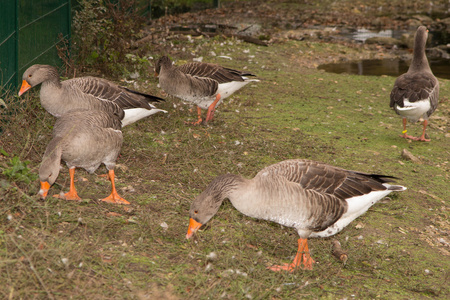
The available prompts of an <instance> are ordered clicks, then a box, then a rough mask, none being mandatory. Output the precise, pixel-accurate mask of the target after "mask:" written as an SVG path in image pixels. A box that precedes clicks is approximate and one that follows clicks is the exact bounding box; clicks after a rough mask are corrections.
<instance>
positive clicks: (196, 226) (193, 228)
mask: <svg viewBox="0 0 450 300" xmlns="http://www.w3.org/2000/svg"><path fill="white" fill-rule="evenodd" d="M202 225H203V224H201V223H199V222H197V221H195V220H194V219H192V218H190V219H189V228H188V231H187V234H186V238H187V239H189V238H190V237H191V236H193V235H194V233H195V232H196V231H197V230H198V229H199V228H200V227H201V226H202Z"/></svg>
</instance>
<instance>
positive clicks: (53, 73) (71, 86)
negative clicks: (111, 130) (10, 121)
mask: <svg viewBox="0 0 450 300" xmlns="http://www.w3.org/2000/svg"><path fill="white" fill-rule="evenodd" d="M41 83H42V86H41V91H40V100H41V104H42V106H43V107H44V108H45V109H46V110H47V111H48V112H49V113H50V114H52V115H54V116H55V117H60V116H62V115H63V114H65V113H66V112H68V111H71V110H74V109H85V110H104V111H107V112H110V113H114V114H116V115H117V116H119V118H121V119H122V124H123V126H126V125H128V124H131V123H133V122H135V121H137V120H139V119H141V118H144V117H147V116H149V115H152V114H154V113H156V112H159V111H163V110H160V109H156V107H155V106H153V105H152V104H151V103H152V102H160V101H164V99H162V98H159V97H156V96H152V95H148V94H144V93H141V92H137V91H133V90H130V89H128V88H125V87H122V86H119V85H117V84H115V83H113V82H111V81H108V80H106V79H102V78H97V77H91V76H87V77H79V78H73V79H69V80H65V81H60V79H59V75H58V71H57V69H56V68H55V67H52V66H49V65H33V66H31V67H29V68H28V69H27V70H26V71H25V72H24V73H23V81H22V87H21V89H20V92H19V96H21V95H22V94H23V93H25V92H26V91H27V90H29V89H31V88H32V87H34V86H36V85H39V84H41ZM164 112H165V111H164Z"/></svg>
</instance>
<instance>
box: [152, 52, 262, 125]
mask: <svg viewBox="0 0 450 300" xmlns="http://www.w3.org/2000/svg"><path fill="white" fill-rule="evenodd" d="M155 72H156V74H157V75H158V76H159V85H160V87H161V89H163V90H164V91H165V92H166V93H168V94H169V95H172V96H175V97H178V98H181V99H182V100H184V101H187V102H192V103H193V104H196V105H197V115H198V120H197V121H196V122H194V123H193V124H194V125H198V124H201V123H202V116H201V115H202V114H201V110H202V109H207V110H208V111H207V114H206V119H205V123H208V122H209V121H211V120H212V119H213V117H214V112H215V108H216V107H217V106H218V105H219V104H220V103H221V102H222V101H223V99H225V98H227V97H228V96H230V95H231V94H233V93H234V92H236V91H237V90H239V89H240V88H242V87H244V86H245V85H247V84H248V83H250V82H257V81H259V80H258V79H249V78H247V77H246V76H255V75H253V74H251V73H248V72H242V71H238V70H233V69H229V68H225V67H222V66H220V65H216V64H211V63H201V62H191V63H187V64H184V65H181V66H178V67H177V66H174V65H173V64H172V61H171V60H170V58H168V57H167V56H162V57H161V58H159V59H158V60H157V61H156V64H155Z"/></svg>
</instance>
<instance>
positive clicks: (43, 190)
mask: <svg viewBox="0 0 450 300" xmlns="http://www.w3.org/2000/svg"><path fill="white" fill-rule="evenodd" d="M49 189H50V183H48V182H47V181H41V189H40V190H39V195H40V196H41V199H45V197H47V194H48V190H49Z"/></svg>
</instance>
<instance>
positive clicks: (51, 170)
mask: <svg viewBox="0 0 450 300" xmlns="http://www.w3.org/2000/svg"><path fill="white" fill-rule="evenodd" d="M47 149H48V148H47ZM48 150H50V149H48ZM50 151H51V153H50V155H46V154H48V151H46V153H45V154H44V159H43V160H42V163H41V166H40V168H39V181H40V182H41V189H40V190H39V195H40V197H41V199H45V197H47V194H48V190H49V189H50V187H51V186H52V185H53V184H54V183H55V181H56V178H58V175H59V171H60V162H61V150H60V148H59V147H58V148H55V149H51V150H50Z"/></svg>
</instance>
